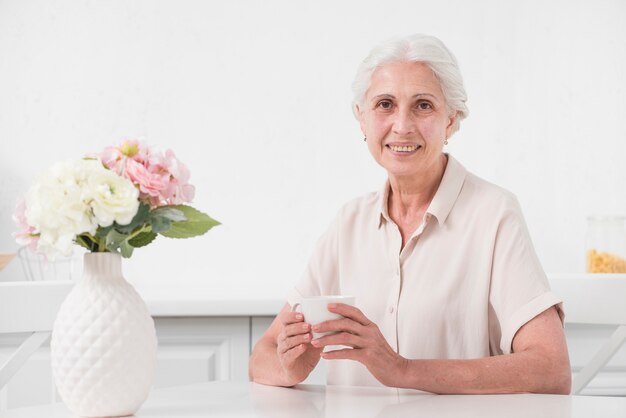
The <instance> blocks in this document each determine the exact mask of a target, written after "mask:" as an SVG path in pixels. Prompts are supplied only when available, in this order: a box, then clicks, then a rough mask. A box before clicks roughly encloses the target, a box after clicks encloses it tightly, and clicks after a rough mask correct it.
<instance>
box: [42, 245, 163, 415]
mask: <svg viewBox="0 0 626 418" xmlns="http://www.w3.org/2000/svg"><path fill="white" fill-rule="evenodd" d="M50 348H51V354H52V373H53V375H54V380H55V383H56V387H57V390H58V391H59V394H60V395H61V398H62V399H63V401H64V402H65V404H66V405H67V406H68V407H69V408H70V409H71V410H72V411H73V412H74V413H76V414H78V415H80V416H84V417H115V416H125V415H132V414H134V413H135V412H136V411H137V410H138V409H139V407H140V406H141V404H142V403H143V402H144V401H145V400H146V398H147V396H148V393H149V392H150V388H151V386H152V382H153V380H154V368H155V362H156V348H157V340H156V333H155V330H154V321H153V320H152V317H151V316H150V313H149V312H148V308H147V307H146V304H145V302H144V301H143V299H141V296H139V294H138V293H137V291H136V290H135V289H134V288H133V287H132V286H131V285H130V284H129V283H128V282H127V281H126V280H125V279H124V277H122V262H121V257H120V256H119V255H118V254H113V253H90V254H85V263H84V271H83V277H82V280H80V281H79V282H78V283H77V284H76V286H74V288H73V289H72V291H71V292H70V294H69V295H68V296H67V298H66V299H65V301H64V302H63V304H62V305H61V309H60V310H59V313H58V315H57V318H56V320H55V322H54V329H53V331H52V340H51V342H50Z"/></svg>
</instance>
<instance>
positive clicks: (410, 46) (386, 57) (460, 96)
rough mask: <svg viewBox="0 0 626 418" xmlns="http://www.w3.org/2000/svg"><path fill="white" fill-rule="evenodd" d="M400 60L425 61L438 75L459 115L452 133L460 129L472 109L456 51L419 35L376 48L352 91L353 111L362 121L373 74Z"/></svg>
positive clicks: (450, 107)
mask: <svg viewBox="0 0 626 418" xmlns="http://www.w3.org/2000/svg"><path fill="white" fill-rule="evenodd" d="M398 61H408V62H423V63H424V64H426V65H427V66H428V67H429V68H430V69H431V70H432V72H433V73H434V74H435V76H436V77H437V79H438V80H439V83H441V90H442V91H443V95H444V97H445V99H446V105H447V107H448V112H449V114H453V113H454V112H457V118H456V121H455V123H454V126H453V127H452V133H454V132H456V131H457V130H458V129H459V124H460V122H461V119H465V118H466V117H467V115H468V114H469V110H468V108H467V105H466V104H465V102H466V101H467V94H466V93H465V88H464V87H463V78H462V77H461V71H460V70H459V65H458V63H457V61H456V58H455V57H454V55H452V52H450V50H449V49H448V48H447V47H446V46H445V45H444V44H443V42H441V41H440V40H439V39H437V38H435V37H434V36H429V35H422V34H415V35H409V36H405V37H402V38H394V39H391V40H389V41H387V42H384V43H382V44H380V45H378V46H376V47H374V49H372V51H371V52H370V54H369V55H368V57H367V58H365V59H364V60H363V62H362V63H361V65H359V68H358V70H357V73H356V76H355V77H354V82H353V83H352V91H353V93H354V99H353V101H352V110H353V111H354V114H355V116H357V118H358V111H357V105H358V106H360V107H361V108H363V106H364V101H365V94H366V92H367V89H369V87H370V84H371V81H372V74H373V73H374V71H376V70H377V69H378V68H381V67H383V66H384V65H386V64H389V63H392V62H398Z"/></svg>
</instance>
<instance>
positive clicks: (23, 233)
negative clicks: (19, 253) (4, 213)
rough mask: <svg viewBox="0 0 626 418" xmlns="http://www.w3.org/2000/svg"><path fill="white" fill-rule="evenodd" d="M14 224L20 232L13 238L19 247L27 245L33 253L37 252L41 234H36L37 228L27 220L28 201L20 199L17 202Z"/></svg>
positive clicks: (14, 234)
mask: <svg viewBox="0 0 626 418" xmlns="http://www.w3.org/2000/svg"><path fill="white" fill-rule="evenodd" d="M13 222H15V224H16V225H17V227H18V229H19V230H18V231H17V232H15V233H13V237H14V238H15V240H16V241H17V243H18V244H19V245H27V246H28V248H30V249H31V250H32V251H36V250H37V241H39V234H37V233H36V231H35V228H33V227H32V226H30V225H29V224H28V221H27V219H26V200H25V199H24V198H23V197H20V198H19V199H18V201H17V206H16V208H15V213H14V214H13Z"/></svg>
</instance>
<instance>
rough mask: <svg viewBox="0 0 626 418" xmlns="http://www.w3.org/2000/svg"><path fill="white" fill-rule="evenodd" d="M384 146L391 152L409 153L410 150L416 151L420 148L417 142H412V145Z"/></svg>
mask: <svg viewBox="0 0 626 418" xmlns="http://www.w3.org/2000/svg"><path fill="white" fill-rule="evenodd" d="M385 146H386V147H387V148H389V149H390V150H391V151H393V152H399V153H406V154H410V153H412V152H415V151H417V150H418V149H419V148H421V146H420V145H417V144H412V145H394V144H387V145H385Z"/></svg>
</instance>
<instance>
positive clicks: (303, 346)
mask: <svg viewBox="0 0 626 418" xmlns="http://www.w3.org/2000/svg"><path fill="white" fill-rule="evenodd" d="M279 320H280V323H281V330H280V333H279V334H278V337H277V338H276V346H277V347H276V352H277V354H278V359H279V362H280V365H281V366H282V369H283V372H284V373H285V375H286V376H285V377H287V379H288V380H289V381H293V384H294V385H295V384H296V383H300V382H302V381H303V380H304V379H306V378H307V376H308V375H309V373H311V371H312V370H313V369H314V368H315V366H316V365H317V363H318V362H319V359H320V353H321V352H322V350H323V348H315V347H313V346H312V345H311V339H312V338H313V335H312V334H311V325H310V324H308V323H306V322H304V316H303V315H302V314H301V313H300V312H289V311H287V312H282V313H281V314H280V317H279Z"/></svg>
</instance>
